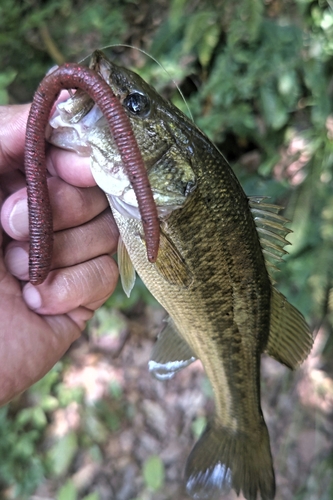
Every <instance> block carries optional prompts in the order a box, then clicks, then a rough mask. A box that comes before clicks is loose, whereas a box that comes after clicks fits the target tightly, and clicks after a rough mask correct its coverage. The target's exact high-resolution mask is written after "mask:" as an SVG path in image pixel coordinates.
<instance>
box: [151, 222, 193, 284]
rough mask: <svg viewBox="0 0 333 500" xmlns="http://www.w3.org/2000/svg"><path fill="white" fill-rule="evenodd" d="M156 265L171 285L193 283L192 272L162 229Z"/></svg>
mask: <svg viewBox="0 0 333 500" xmlns="http://www.w3.org/2000/svg"><path fill="white" fill-rule="evenodd" d="M155 266H156V268H157V270H158V272H159V274H161V275H162V276H163V278H164V279H165V280H166V281H167V282H168V283H170V284H171V285H177V286H179V287H181V288H187V287H188V286H189V285H190V284H191V283H192V279H193V277H192V274H191V272H190V271H189V269H188V266H187V264H186V262H185V261H184V259H183V258H182V256H181V255H180V253H179V251H178V249H177V248H176V247H175V245H174V243H173V242H172V241H171V240H170V239H169V238H168V236H167V235H166V234H165V233H164V232H163V229H161V234H160V248H159V251H158V257H157V261H156V263H155Z"/></svg>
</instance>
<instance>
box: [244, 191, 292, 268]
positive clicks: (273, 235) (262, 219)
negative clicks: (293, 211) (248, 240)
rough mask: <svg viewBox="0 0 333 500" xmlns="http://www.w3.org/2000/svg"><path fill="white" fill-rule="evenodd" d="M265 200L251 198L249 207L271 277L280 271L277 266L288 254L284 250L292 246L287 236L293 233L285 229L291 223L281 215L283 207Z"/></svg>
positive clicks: (262, 197)
mask: <svg viewBox="0 0 333 500" xmlns="http://www.w3.org/2000/svg"><path fill="white" fill-rule="evenodd" d="M265 199H266V197H264V196H251V197H249V206H250V209H251V212H252V215H253V219H254V222H255V224H256V226H257V231H258V234H259V238H260V243H261V246H262V250H263V254H264V257H265V261H266V267H267V271H268V273H269V275H270V276H271V275H272V272H274V271H278V268H277V267H276V265H275V264H276V263H278V262H280V261H281V260H282V257H283V256H284V255H286V254H287V253H288V252H286V250H284V247H285V246H286V245H290V242H289V241H288V240H286V236H287V235H288V234H290V233H292V231H291V229H288V228H287V227H285V225H286V224H287V223H288V222H290V221H289V220H288V219H286V218H285V217H283V216H282V215H279V212H280V210H282V207H280V206H279V205H273V204H271V203H266V202H265V201H264V200H265ZM271 277H272V276H271Z"/></svg>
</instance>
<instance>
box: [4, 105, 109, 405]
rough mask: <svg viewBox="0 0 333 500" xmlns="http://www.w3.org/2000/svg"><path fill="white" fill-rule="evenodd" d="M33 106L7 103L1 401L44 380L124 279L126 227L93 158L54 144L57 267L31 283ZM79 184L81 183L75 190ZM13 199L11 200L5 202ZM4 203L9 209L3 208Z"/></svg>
mask: <svg viewBox="0 0 333 500" xmlns="http://www.w3.org/2000/svg"><path fill="white" fill-rule="evenodd" d="M28 112H29V106H28V105H22V106H3V107H0V207H1V226H2V228H3V229H4V230H5V231H6V233H7V234H5V233H2V229H1V228H0V247H1V252H0V322H1V323H0V324H1V327H0V380H1V385H0V405H2V404H5V403H6V402H8V401H9V400H10V399H12V398H13V397H15V396H16V395H17V394H19V393H21V392H22V391H23V390H25V389H26V388H28V387H29V386H30V385H32V384H33V383H34V382H36V381H37V380H39V379H40V378H41V377H42V376H43V375H45V373H47V372H48V371H49V370H50V368H51V367H52V366H53V365H54V364H55V363H56V362H57V361H58V360H59V359H60V357H61V356H62V355H63V354H64V353H65V352H66V350H67V349H68V348H69V346H70V345H71V343H72V342H73V341H74V340H76V339H77V338H78V337H79V335H80V332H81V331H82V330H83V329H84V327H85V324H86V321H87V320H88V319H90V318H91V317H92V315H93V313H94V311H95V310H96V309H97V308H98V307H100V306H101V305H102V304H103V303H104V302H105V300H106V299H107V298H108V297H109V296H110V295H111V293H112V292H113V290H114V288H115V285H116V283H117V279H118V270H117V266H116V263H115V262H114V260H113V259H112V258H111V256H110V255H111V254H112V253H114V252H115V251H116V245H117V239H118V230H117V227H116V225H115V222H114V220H113V218H112V215H111V212H110V210H109V209H108V208H107V207H108V204H107V200H106V198H105V195H104V193H102V191H100V189H99V188H97V186H96V185H95V182H94V180H93V178H92V176H91V173H90V168H89V160H88V159H86V158H80V157H78V156H77V155H76V154H74V153H69V152H66V151H62V150H59V149H57V148H55V147H51V148H50V150H49V153H48V156H47V162H48V165H47V166H48V170H49V172H50V174H51V177H50V178H49V179H48V185H49V192H50V198H51V205H52V209H53V217H54V231H55V235H54V256H53V261H52V270H51V272H50V274H49V276H48V278H47V279H46V281H45V282H44V283H42V284H41V285H38V286H37V287H34V286H33V285H31V284H30V283H26V282H27V281H28V247H29V242H28V240H29V231H28V209H27V201H26V189H25V187H24V186H25V178H24V172H23V155H24V142H25V126H26V120H27V117H28ZM75 186H78V187H75ZM4 200H6V201H4ZM1 205H2V206H1Z"/></svg>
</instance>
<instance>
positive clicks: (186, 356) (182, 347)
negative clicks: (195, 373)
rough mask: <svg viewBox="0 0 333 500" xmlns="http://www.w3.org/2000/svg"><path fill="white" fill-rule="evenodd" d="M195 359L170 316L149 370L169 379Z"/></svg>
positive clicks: (159, 377) (163, 378) (151, 359)
mask: <svg viewBox="0 0 333 500" xmlns="http://www.w3.org/2000/svg"><path fill="white" fill-rule="evenodd" d="M195 360H196V357H195V355H194V354H193V352H192V349H191V348H190V346H189V345H188V344H187V342H186V341H185V340H184V339H183V338H182V337H181V336H180V334H179V333H178V331H177V328H176V326H175V324H174V322H173V320H172V319H171V318H170V317H169V318H168V319H167V320H166V325H165V327H164V328H163V330H162V331H161V333H160V334H159V336H158V338H157V341H156V343H155V345H154V348H153V351H152V353H151V357H150V361H149V363H148V367H149V371H150V372H151V373H152V375H154V377H156V378H157V379H159V380H168V379H170V378H172V377H173V376H174V374H175V373H176V372H178V371H179V370H181V369H182V368H186V366H188V365H190V364H191V363H193V361H195Z"/></svg>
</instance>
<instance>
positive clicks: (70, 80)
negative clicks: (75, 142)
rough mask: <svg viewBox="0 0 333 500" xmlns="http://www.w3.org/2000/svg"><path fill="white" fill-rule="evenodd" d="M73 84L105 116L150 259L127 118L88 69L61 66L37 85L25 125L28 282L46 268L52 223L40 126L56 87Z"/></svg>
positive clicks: (149, 212)
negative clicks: (132, 198) (139, 220)
mask: <svg viewBox="0 0 333 500" xmlns="http://www.w3.org/2000/svg"><path fill="white" fill-rule="evenodd" d="M73 88H79V89H82V90H84V91H85V92H87V94H89V96H90V97H91V98H92V99H93V100H94V101H95V103H96V104H97V105H98V106H99V107H100V109H101V111H102V113H103V114H104V115H105V117H106V119H107V121H108V124H109V127H110V131H111V134H112V136H113V138H114V140H115V143H116V145H117V148H118V151H119V154H120V155H121V159H122V162H123V165H124V168H125V171H126V172H127V175H128V177H129V180H130V183H131V184H132V186H133V189H134V192H135V194H136V198H137V201H138V206H139V210H140V214H141V220H142V224H143V229H144V233H145V240H146V245H147V256H148V260H149V261H150V262H155V261H156V258H157V253H158V248H159V237H160V228H159V220H158V215H157V209H156V205H155V201H154V198H153V194H152V191H151V187H150V184H149V181H148V176H147V171H146V169H145V166H144V162H143V159H142V156H141V152H140V150H139V147H138V144H137V142H136V139H135V136H134V133H133V130H132V127H131V124H130V121H129V118H128V116H127V115H126V113H125V111H124V109H123V107H122V105H121V104H120V102H119V100H118V99H117V97H116V96H115V95H114V93H113V92H112V90H111V88H110V87H109V86H108V85H107V83H106V82H105V81H104V80H103V79H102V78H101V77H100V76H99V75H98V74H97V73H96V72H94V71H93V70H91V69H89V68H86V67H85V66H80V65H78V64H70V63H67V64H64V65H63V66H60V67H59V68H58V69H57V70H55V71H54V72H53V73H51V74H50V75H48V76H46V77H45V78H44V79H43V80H42V82H41V83H40V85H39V87H38V89H37V91H36V93H35V96H34V99H33V102H32V105H31V110H30V114H29V118H28V123H27V132H26V145H25V172H26V179H27V185H28V207H29V230H30V251H29V275H30V282H31V283H32V284H33V285H38V284H40V283H42V282H43V281H44V280H45V279H46V277H47V275H48V273H49V271H50V267H51V260H52V248H53V221H52V211H51V206H50V200H49V194H48V189H47V181H46V161H45V138H44V137H45V128H46V126H47V123H48V120H49V115H50V112H51V108H52V106H53V104H54V102H55V100H56V99H57V97H58V95H59V92H60V90H62V89H73Z"/></svg>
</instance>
